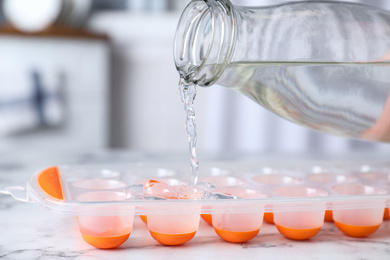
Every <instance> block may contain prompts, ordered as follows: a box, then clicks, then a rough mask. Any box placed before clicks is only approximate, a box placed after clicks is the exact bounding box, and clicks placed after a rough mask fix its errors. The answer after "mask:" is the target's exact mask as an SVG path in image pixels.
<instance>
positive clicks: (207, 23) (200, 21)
mask: <svg viewBox="0 0 390 260" xmlns="http://www.w3.org/2000/svg"><path fill="white" fill-rule="evenodd" d="M235 28H236V19H235V10H234V7H233V5H232V4H231V3H230V2H229V1H228V0H193V1H191V2H190V3H189V5H188V6H187V7H186V9H185V10H184V12H183V14H182V16H181V18H180V21H179V25H178V27H177V30H176V36H175V43H174V59H175V64H176V68H177V70H178V71H179V73H180V77H181V78H182V79H183V80H184V81H186V82H187V83H192V84H197V85H199V86H202V87H204V86H210V85H212V84H214V83H215V82H216V81H217V80H218V78H219V77H220V76H221V74H222V73H223V71H224V70H225V68H226V66H227V65H228V64H229V62H230V59H231V56H232V53H233V49H234V42H235V34H236V29H235Z"/></svg>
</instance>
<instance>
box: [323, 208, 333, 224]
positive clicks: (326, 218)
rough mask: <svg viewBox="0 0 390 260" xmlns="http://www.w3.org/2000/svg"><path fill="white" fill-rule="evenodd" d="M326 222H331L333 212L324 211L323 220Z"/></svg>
mask: <svg viewBox="0 0 390 260" xmlns="http://www.w3.org/2000/svg"><path fill="white" fill-rule="evenodd" d="M324 220H325V221H326V222H333V211H331V210H326V211H325V219H324Z"/></svg>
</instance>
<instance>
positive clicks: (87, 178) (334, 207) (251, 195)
mask: <svg viewBox="0 0 390 260" xmlns="http://www.w3.org/2000/svg"><path fill="white" fill-rule="evenodd" d="M189 172H190V171H189V170H188V167H187V165H183V164H172V163H167V164H166V165H164V164H163V163H161V164H159V165H154V164H146V163H138V164H128V165H63V166H53V167H47V168H44V169H41V170H39V171H37V172H36V173H35V174H34V175H33V176H32V178H31V180H30V181H29V182H28V183H27V185H26V187H18V186H13V187H6V188H3V189H0V192H2V193H6V194H10V195H12V196H13V197H14V198H16V199H18V200H22V201H27V202H34V203H36V204H38V205H40V206H42V207H43V208H45V209H48V210H50V211H52V212H57V213H61V214H68V215H74V216H75V217H77V219H78V223H79V228H80V232H81V234H82V236H83V238H84V240H85V241H86V242H87V243H89V244H91V245H93V246H95V247H97V248H105V249H107V248H114V247H117V246H119V245H120V244H122V243H123V242H125V241H126V240H127V239H128V237H129V236H130V234H131V232H132V230H133V221H134V217H135V216H137V217H141V219H142V220H143V221H144V222H145V224H146V225H147V227H148V229H149V231H150V234H151V236H152V237H153V238H154V239H156V240H157V241H158V242H160V243H161V244H163V245H171V246H174V245H180V244H183V243H186V242H188V241H190V240H191V239H192V238H193V237H194V236H195V235H196V232H197V230H198V228H199V222H200V221H201V220H200V219H203V220H204V221H206V222H208V223H209V224H210V225H212V226H213V227H214V229H215V231H216V236H217V235H218V236H220V237H221V238H222V239H224V240H225V241H227V242H232V243H243V242H246V241H248V240H250V239H252V238H254V237H256V236H257V235H259V231H260V230H261V227H262V225H263V220H264V221H266V222H268V223H271V224H275V226H276V227H277V230H278V231H279V232H280V233H281V235H284V236H285V237H287V238H289V239H294V240H306V239H310V238H312V237H313V236H315V235H316V234H317V233H318V232H321V231H320V230H321V227H322V225H323V223H324V221H333V222H334V223H335V225H336V226H337V228H339V229H340V230H341V231H342V232H343V233H344V234H345V235H347V236H352V237H366V236H369V235H371V234H373V233H374V232H375V231H376V230H377V229H378V228H379V227H380V225H381V224H382V222H383V221H384V220H386V219H389V218H390V216H389V210H388V208H389V207H390V195H389V193H390V163H389V162H375V163H372V162H371V163H362V162H345V163H340V162H322V163H314V162H302V163H290V164H288V163H281V162H275V163H268V164H264V163H257V162H240V161H235V162H207V163H205V165H201V167H200V170H199V177H198V182H197V185H196V186H195V187H194V188H193V187H191V186H190V185H188V180H189V179H190V173H189ZM260 235H261V233H260Z"/></svg>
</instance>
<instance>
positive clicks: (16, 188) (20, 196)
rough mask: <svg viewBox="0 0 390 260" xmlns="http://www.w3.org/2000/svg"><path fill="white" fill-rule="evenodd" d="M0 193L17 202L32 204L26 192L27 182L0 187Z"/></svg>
mask: <svg viewBox="0 0 390 260" xmlns="http://www.w3.org/2000/svg"><path fill="white" fill-rule="evenodd" d="M0 193H2V194H7V195H11V196H12V197H13V198H14V199H15V200H18V201H22V202H32V201H31V199H30V197H29V194H28V192H27V182H25V183H20V184H18V185H13V186H8V187H0Z"/></svg>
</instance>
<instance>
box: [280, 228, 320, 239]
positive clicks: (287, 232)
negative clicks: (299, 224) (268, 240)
mask: <svg viewBox="0 0 390 260" xmlns="http://www.w3.org/2000/svg"><path fill="white" fill-rule="evenodd" d="M276 228H277V229H278V230H279V232H280V233H281V234H282V235H283V236H285V237H287V238H290V239H294V240H306V239H309V238H311V237H314V236H315V235H317V233H318V232H319V231H320V229H321V227H319V228H309V229H296V228H287V227H282V226H279V225H276Z"/></svg>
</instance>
